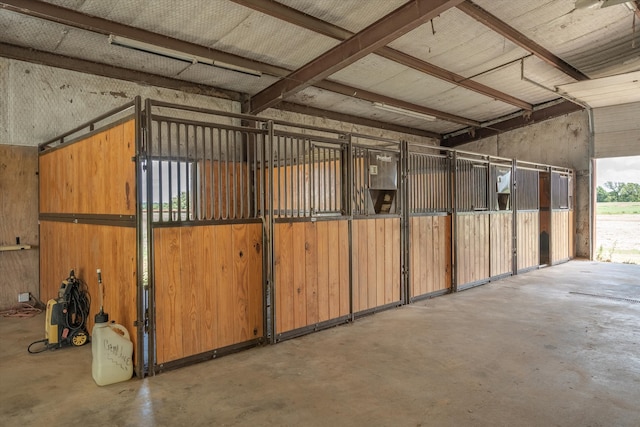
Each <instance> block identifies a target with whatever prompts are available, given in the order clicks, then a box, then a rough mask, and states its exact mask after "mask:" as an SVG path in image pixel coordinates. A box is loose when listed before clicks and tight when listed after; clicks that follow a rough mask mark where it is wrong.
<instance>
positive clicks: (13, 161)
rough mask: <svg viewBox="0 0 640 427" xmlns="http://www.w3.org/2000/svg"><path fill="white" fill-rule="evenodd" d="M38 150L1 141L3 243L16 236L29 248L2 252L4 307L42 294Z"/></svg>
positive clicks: (0, 239)
mask: <svg viewBox="0 0 640 427" xmlns="http://www.w3.org/2000/svg"><path fill="white" fill-rule="evenodd" d="M37 171H38V150H37V148H36V147H21V146H14V145H4V144H0V246H2V247H3V249H10V248H8V246H15V245H16V239H19V240H20V244H21V245H30V246H31V249H29V250H2V251H0V272H2V284H1V285H0V310H2V309H5V308H9V307H11V306H13V305H15V304H16V303H17V302H18V294H19V293H22V292H30V293H31V294H33V296H35V297H38V296H39V288H38V250H39V249H38V240H39V236H38V175H37Z"/></svg>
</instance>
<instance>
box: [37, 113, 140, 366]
mask: <svg viewBox="0 0 640 427" xmlns="http://www.w3.org/2000/svg"><path fill="white" fill-rule="evenodd" d="M134 156H135V121H134V120H133V119H131V120H127V121H123V122H117V123H114V124H113V125H111V126H110V127H109V128H107V129H105V130H101V131H97V132H95V133H92V134H90V135H88V136H87V137H85V138H83V139H81V140H78V141H76V142H71V143H68V145H61V146H59V147H57V148H54V149H51V150H50V151H45V152H43V153H41V155H40V158H39V167H40V246H41V250H40V297H41V299H43V300H45V301H46V300H48V299H50V298H54V297H57V295H58V288H59V286H60V283H61V282H62V280H63V279H65V278H66V277H67V276H68V275H69V271H70V270H71V269H74V270H75V273H76V276H77V277H78V278H80V279H81V280H83V281H84V282H86V283H87V285H88V287H89V293H90V296H91V300H92V304H91V311H90V315H89V331H91V328H92V326H93V317H94V315H95V314H96V313H97V312H98V311H99V304H100V298H99V293H98V287H97V276H96V269H98V268H100V269H101V270H102V277H103V282H104V285H105V286H104V298H105V300H104V308H105V310H106V311H107V312H109V316H110V318H111V319H112V320H115V321H117V322H118V323H121V324H122V325H124V326H125V327H126V328H127V329H128V331H129V335H130V336H131V339H132V341H133V342H134V348H135V345H136V340H137V336H136V335H137V334H136V327H135V326H134V321H135V320H136V318H137V305H136V301H137V297H136V289H137V254H136V241H137V240H136V228H135V214H136V184H135V162H134V161H133V160H132V158H133V157H134ZM76 221H77V222H78V223H74V222H76ZM105 223H108V224H109V225H105ZM134 360H135V358H134Z"/></svg>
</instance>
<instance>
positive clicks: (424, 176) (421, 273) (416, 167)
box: [406, 146, 453, 302]
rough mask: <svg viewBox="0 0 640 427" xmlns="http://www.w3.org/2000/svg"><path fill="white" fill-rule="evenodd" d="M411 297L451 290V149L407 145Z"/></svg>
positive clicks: (435, 294)
mask: <svg viewBox="0 0 640 427" xmlns="http://www.w3.org/2000/svg"><path fill="white" fill-rule="evenodd" d="M407 148H408V153H407V200H406V206H407V209H406V210H407V217H408V220H407V223H408V224H407V226H408V233H407V236H408V237H407V239H408V257H407V262H406V266H407V270H408V301H409V302H413V301H416V300H419V299H422V298H430V297H434V296H437V295H442V294H445V293H448V292H450V291H451V283H452V280H451V279H452V274H451V238H452V230H451V225H452V203H451V202H452V192H451V179H452V168H451V163H452V157H453V153H452V151H447V150H443V149H442V148H441V147H425V146H408V147H407Z"/></svg>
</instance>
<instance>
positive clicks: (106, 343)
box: [91, 269, 133, 386]
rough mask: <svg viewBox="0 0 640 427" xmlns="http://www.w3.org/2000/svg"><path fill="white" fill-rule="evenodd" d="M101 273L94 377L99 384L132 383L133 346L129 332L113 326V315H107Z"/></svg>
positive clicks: (94, 339) (95, 328) (93, 353)
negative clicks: (110, 319) (104, 307)
mask: <svg viewBox="0 0 640 427" xmlns="http://www.w3.org/2000/svg"><path fill="white" fill-rule="evenodd" d="M97 273H98V292H99V293H100V312H99V313H98V314H96V316H95V318H94V320H95V323H94V325H93V330H92V331H91V335H92V336H93V341H92V343H91V354H92V356H93V359H92V362H91V374H92V375H93V380H94V381H95V382H96V384H98V385H100V386H102V385H108V384H113V383H117V382H120V381H127V380H130V379H131V377H132V375H133V343H132V342H131V339H130V337H129V331H127V328H125V327H124V326H122V325H119V324H117V323H115V322H113V321H112V322H111V323H109V314H108V313H105V312H104V309H103V300H104V286H103V285H102V271H100V269H98V270H97Z"/></svg>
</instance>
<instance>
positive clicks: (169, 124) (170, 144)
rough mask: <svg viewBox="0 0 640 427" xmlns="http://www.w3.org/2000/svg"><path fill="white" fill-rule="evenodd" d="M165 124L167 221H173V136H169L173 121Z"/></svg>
mask: <svg viewBox="0 0 640 427" xmlns="http://www.w3.org/2000/svg"><path fill="white" fill-rule="evenodd" d="M167 126H168V128H169V129H168V132H167V137H168V141H167V145H168V147H169V153H168V157H169V188H168V195H169V200H168V201H169V219H168V221H173V158H172V155H173V138H172V136H171V132H173V123H171V122H167Z"/></svg>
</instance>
